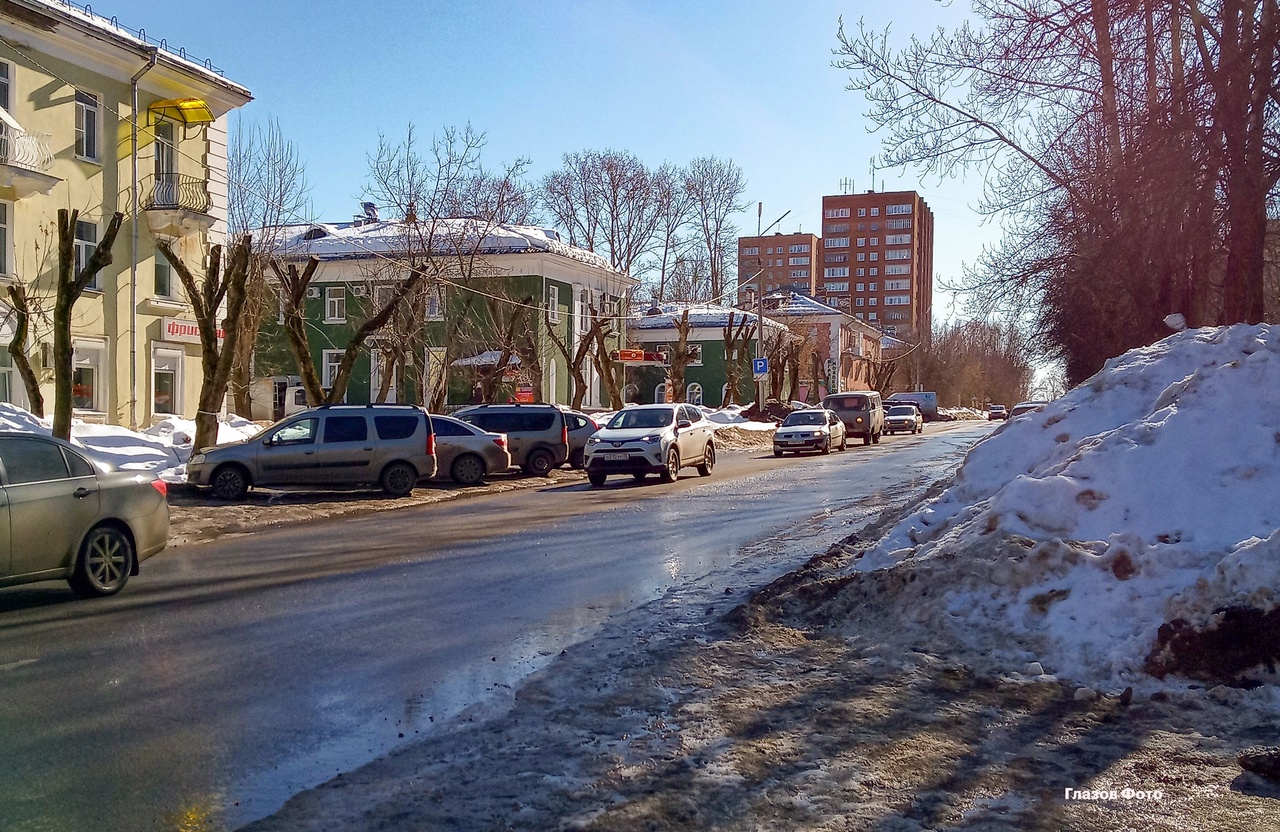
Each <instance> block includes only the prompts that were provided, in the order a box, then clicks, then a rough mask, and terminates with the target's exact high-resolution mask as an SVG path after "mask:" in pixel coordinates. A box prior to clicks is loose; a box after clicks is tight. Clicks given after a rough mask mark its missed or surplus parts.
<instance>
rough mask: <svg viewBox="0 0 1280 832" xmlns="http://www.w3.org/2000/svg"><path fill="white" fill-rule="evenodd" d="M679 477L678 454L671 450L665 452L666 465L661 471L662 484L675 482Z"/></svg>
mask: <svg viewBox="0 0 1280 832" xmlns="http://www.w3.org/2000/svg"><path fill="white" fill-rule="evenodd" d="M679 476H680V453H679V452H678V451H677V450H676V449H675V448H672V449H671V450H669V451H667V464H666V467H664V468H663V469H662V481H663V482H675V481H676V479H677V478H679Z"/></svg>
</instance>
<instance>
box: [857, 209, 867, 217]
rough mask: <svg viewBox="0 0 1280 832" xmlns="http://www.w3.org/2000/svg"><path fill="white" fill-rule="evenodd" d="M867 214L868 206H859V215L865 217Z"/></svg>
mask: <svg viewBox="0 0 1280 832" xmlns="http://www.w3.org/2000/svg"><path fill="white" fill-rule="evenodd" d="M866 215H867V209H866V208H859V209H858V216H860V217H865V216H866Z"/></svg>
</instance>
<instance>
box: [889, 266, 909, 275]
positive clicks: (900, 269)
mask: <svg viewBox="0 0 1280 832" xmlns="http://www.w3.org/2000/svg"><path fill="white" fill-rule="evenodd" d="M884 273H885V274H911V266H909V265H907V266H885V267H884Z"/></svg>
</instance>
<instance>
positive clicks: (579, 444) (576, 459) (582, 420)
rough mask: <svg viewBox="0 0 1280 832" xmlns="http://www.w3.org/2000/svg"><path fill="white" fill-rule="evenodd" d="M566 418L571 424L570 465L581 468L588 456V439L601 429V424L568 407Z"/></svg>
mask: <svg viewBox="0 0 1280 832" xmlns="http://www.w3.org/2000/svg"><path fill="white" fill-rule="evenodd" d="M564 418H565V421H566V422H567V423H568V424H569V467H570V468H581V467H582V466H583V460H584V458H585V456H586V450H587V440H588V439H590V438H591V437H592V436H594V435H595V432H596V431H598V430H600V425H598V424H596V421H595V420H594V419H592V418H591V417H590V416H588V415H587V414H585V413H579V412H578V411H576V410H567V409H566V410H565V411H564Z"/></svg>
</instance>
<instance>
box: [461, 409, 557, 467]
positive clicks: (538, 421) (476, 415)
mask: <svg viewBox="0 0 1280 832" xmlns="http://www.w3.org/2000/svg"><path fill="white" fill-rule="evenodd" d="M453 415H454V416H456V417H457V418H459V419H461V420H462V421H464V422H467V423H469V424H472V425H475V426H476V427H478V428H480V429H481V430H487V431H489V432H490V433H502V434H506V437H507V450H508V452H510V454H511V464H512V465H518V466H520V468H521V469H522V470H523V471H524V472H525V473H526V474H532V475H534V476H539V477H547V476H550V475H551V471H552V469H554V468H559V467H560V466H561V465H563V464H564V463H565V461H566V460H568V459H569V418H568V416H567V415H566V414H565V413H564V411H562V410H561V409H560V408H558V407H556V406H555V405H553V404H478V405H473V406H471V407H468V408H464V409H463V410H459V411H458V412H457V413H455V414H453Z"/></svg>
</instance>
